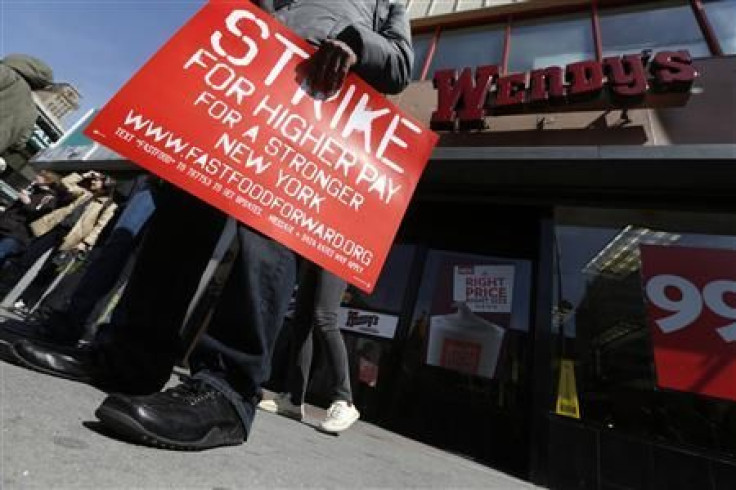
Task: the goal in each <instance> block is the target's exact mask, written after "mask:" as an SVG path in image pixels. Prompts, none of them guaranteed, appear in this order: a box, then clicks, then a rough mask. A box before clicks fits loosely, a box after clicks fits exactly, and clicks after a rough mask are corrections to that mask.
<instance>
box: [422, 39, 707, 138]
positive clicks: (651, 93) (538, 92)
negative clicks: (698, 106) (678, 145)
mask: <svg viewBox="0 0 736 490" xmlns="http://www.w3.org/2000/svg"><path fill="white" fill-rule="evenodd" d="M697 76H698V73H697V71H696V70H695V67H694V66H693V65H692V59H691V58H690V54H689V53H688V52H687V51H663V52H660V53H657V55H656V56H654V57H653V58H652V59H651V60H650V58H649V56H648V55H642V54H629V55H624V56H611V57H607V58H604V59H603V60H602V61H595V60H590V61H580V62H576V63H571V64H569V65H567V66H566V67H565V68H562V67H559V66H551V67H548V68H543V69H538V70H532V71H531V72H528V73H512V74H509V75H503V76H501V74H500V69H499V67H498V65H488V66H479V67H477V68H476V69H475V74H473V72H472V70H471V69H470V68H465V69H463V70H462V71H460V72H459V73H458V72H457V71H456V70H439V71H437V72H435V74H434V80H433V82H434V87H435V89H436V90H437V110H436V111H435V112H434V113H433V114H432V120H431V126H432V128H434V129H453V128H455V126H456V124H457V125H459V126H460V127H464V128H478V127H483V125H484V123H485V118H486V117H488V116H494V115H504V114H519V113H524V112H564V111H582V110H599V109H605V108H610V107H622V108H624V107H654V106H659V107H663V106H675V105H683V104H684V103H685V101H687V99H688V97H689V93H690V88H691V87H692V84H693V82H694V81H695V78H696V77H697Z"/></svg>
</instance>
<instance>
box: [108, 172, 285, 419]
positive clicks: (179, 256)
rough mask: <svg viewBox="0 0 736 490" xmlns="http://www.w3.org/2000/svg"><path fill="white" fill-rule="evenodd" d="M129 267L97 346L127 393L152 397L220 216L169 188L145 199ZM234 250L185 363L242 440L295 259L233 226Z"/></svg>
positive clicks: (170, 360)
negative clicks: (150, 201) (139, 241)
mask: <svg viewBox="0 0 736 490" xmlns="http://www.w3.org/2000/svg"><path fill="white" fill-rule="evenodd" d="M155 201H156V211H155V212H154V214H153V217H152V218H151V222H150V225H149V226H150V227H149V230H148V233H147V235H146V237H145V240H144V242H143V246H142V248H141V251H140V254H139V256H138V260H137V262H136V265H135V268H134V270H133V272H132V274H131V277H130V279H129V281H128V286H127V287H126V290H125V293H124V294H123V297H122V298H121V303H122V304H121V307H118V308H117V309H116V310H115V313H114V315H113V318H112V322H111V324H110V325H109V326H107V328H103V329H102V330H101V331H100V334H99V336H98V338H97V339H96V340H97V345H98V347H99V348H100V352H101V354H102V356H103V358H104V360H105V362H106V363H107V365H108V367H109V368H110V369H111V370H113V372H114V373H115V375H116V378H117V380H119V381H120V382H121V383H123V384H127V385H129V388H130V391H138V392H149V393H150V392H151V391H155V390H159V389H161V388H162V387H163V385H164V384H165V383H166V381H168V379H169V377H170V376H171V370H172V368H173V366H174V362H175V361H176V360H177V358H178V357H180V355H181V353H182V348H183V346H181V345H180V342H179V330H180V328H181V325H182V322H183V320H184V316H185V314H186V310H187V306H188V304H189V301H190V300H191V298H192V296H193V295H194V292H195V291H196V288H197V285H198V283H199V280H200V278H201V276H202V273H203V271H204V268H205V267H206V265H207V262H208V260H209V258H210V256H211V255H212V252H213V249H214V247H215V244H216V243H217V240H218V239H219V237H220V233H221V232H222V229H223V227H224V224H225V220H226V216H225V215H224V214H223V213H221V212H220V211H218V210H216V209H214V208H213V207H211V206H209V205H208V204H205V203H203V202H202V201H200V200H199V199H197V198H196V197H193V196H191V195H189V194H187V193H185V192H183V191H181V190H178V189H176V188H174V187H173V186H170V185H165V186H163V187H162V188H161V189H159V190H158V192H156V193H155ZM237 239H238V241H239V244H240V250H239V252H238V256H237V258H236V262H235V265H234V266H233V269H232V272H231V273H230V276H229V278H228V281H227V283H226V285H225V288H224V290H223V292H222V296H221V298H220V301H219V303H218V305H217V307H216V308H215V312H214V314H213V317H212V322H211V323H210V327H209V331H208V335H205V336H204V337H203V338H202V339H201V340H200V342H199V344H198V345H197V348H196V349H195V350H194V351H193V352H192V354H191V356H190V358H189V361H190V367H191V370H192V373H193V374H194V376H195V377H197V378H200V379H203V380H204V381H205V382H207V383H208V384H210V385H211V386H213V387H214V388H215V389H217V390H219V391H220V392H222V393H223V394H224V395H225V396H226V397H227V398H228V399H229V400H230V402H232V404H233V405H234V406H235V408H236V410H237V412H238V414H239V415H240V418H241V420H242V421H243V425H244V427H245V430H246V433H248V432H249V431H250V427H251V424H252V421H253V417H254V412H255V411H254V407H255V403H256V400H257V397H258V394H259V387H260V385H261V384H262V383H263V382H264V381H266V379H268V376H269V372H270V359H271V351H272V349H273V345H274V342H275V339H276V336H277V334H278V330H279V328H280V327H281V323H282V321H283V317H284V314H285V313H286V307H287V306H288V301H289V297H290V296H291V291H292V290H293V287H294V282H295V279H296V278H295V276H296V259H295V256H294V254H293V253H292V252H291V251H290V250H288V249H287V248H286V247H284V246H283V245H280V244H279V243H277V242H275V241H273V240H271V239H269V238H266V237H264V236H263V235H260V234H258V233H256V232H254V231H253V230H251V229H250V228H248V227H246V226H242V225H241V226H239V227H238V233H237Z"/></svg>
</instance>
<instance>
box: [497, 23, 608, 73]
mask: <svg viewBox="0 0 736 490" xmlns="http://www.w3.org/2000/svg"><path fill="white" fill-rule="evenodd" d="M594 58H595V48H594V45H593V32H592V27H591V21H590V17H575V18H571V17H562V18H557V19H555V20H552V21H547V19H545V23H544V24H540V23H539V21H538V20H537V21H530V22H524V23H514V24H513V26H512V29H511V51H510V55H509V67H508V68H509V71H510V72H525V71H529V70H532V69H534V68H545V67H547V66H565V65H567V64H568V63H571V62H574V61H583V60H586V59H594Z"/></svg>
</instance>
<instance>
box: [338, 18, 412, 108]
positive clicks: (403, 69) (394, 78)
mask: <svg viewBox="0 0 736 490" xmlns="http://www.w3.org/2000/svg"><path fill="white" fill-rule="evenodd" d="M337 39H338V40H340V41H343V42H345V43H347V44H348V46H350V47H351V48H352V49H353V51H355V54H357V55H358V64H357V65H356V66H355V68H354V71H355V73H357V74H358V75H359V76H360V77H361V78H362V79H363V80H365V81H366V82H368V83H369V84H371V86H373V88H375V89H376V90H378V91H380V92H382V93H387V94H398V93H399V92H401V91H402V90H404V88H406V86H407V85H408V84H409V82H410V81H411V72H412V66H413V64H414V50H413V48H412V45H411V28H410V26H409V18H408V16H407V15H406V10H405V8H404V6H403V5H399V4H391V6H390V7H389V13H388V18H387V19H386V22H384V23H383V25H382V26H381V28H380V29H379V30H378V32H374V31H373V30H371V29H369V28H367V27H364V26H361V25H355V24H353V25H350V26H348V27H346V28H345V29H343V30H342V32H340V34H338V35H337Z"/></svg>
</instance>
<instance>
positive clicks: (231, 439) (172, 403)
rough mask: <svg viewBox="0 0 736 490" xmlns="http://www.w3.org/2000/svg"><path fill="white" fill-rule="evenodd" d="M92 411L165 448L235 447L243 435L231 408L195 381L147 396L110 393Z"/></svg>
mask: <svg viewBox="0 0 736 490" xmlns="http://www.w3.org/2000/svg"><path fill="white" fill-rule="evenodd" d="M95 415H96V416H97V418H98V419H100V421H101V422H102V423H103V424H104V425H105V426H107V427H108V428H109V429H110V430H112V431H114V432H116V433H118V434H120V435H121V436H125V437H127V438H129V439H131V440H133V441H135V442H141V443H144V444H148V445H151V446H155V447H159V448H164V449H177V450H195V451H196V450H202V449H209V448H213V447H219V446H234V445H237V444H242V443H243V441H245V438H246V433H245V430H244V428H243V424H242V422H241V421H240V418H239V417H238V414H237V412H236V411H235V407H233V405H232V404H231V403H230V402H229V401H228V400H227V399H226V398H225V396H224V395H223V394H222V393H220V392H219V391H217V390H215V389H214V388H212V387H210V386H209V385H207V384H206V383H204V382H202V381H199V380H191V379H188V380H186V381H185V382H184V383H183V384H181V385H179V386H177V387H175V388H170V389H168V390H166V391H162V392H159V393H154V394H153V395H148V396H139V397H131V396H126V395H119V394H115V395H110V396H108V397H107V398H106V399H105V401H104V402H103V403H102V405H100V407H99V408H98V409H97V411H96V412H95Z"/></svg>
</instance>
